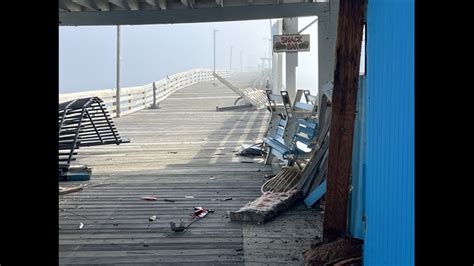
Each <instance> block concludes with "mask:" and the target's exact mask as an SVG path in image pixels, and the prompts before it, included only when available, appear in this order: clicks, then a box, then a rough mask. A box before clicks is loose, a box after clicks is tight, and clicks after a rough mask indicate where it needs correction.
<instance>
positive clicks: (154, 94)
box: [151, 82, 158, 109]
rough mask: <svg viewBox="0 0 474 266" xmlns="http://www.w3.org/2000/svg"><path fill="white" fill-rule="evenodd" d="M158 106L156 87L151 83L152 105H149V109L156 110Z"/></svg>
mask: <svg viewBox="0 0 474 266" xmlns="http://www.w3.org/2000/svg"><path fill="white" fill-rule="evenodd" d="M157 108H158V105H156V85H155V82H153V104H152V105H151V109H157Z"/></svg>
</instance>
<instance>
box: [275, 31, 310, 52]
mask: <svg viewBox="0 0 474 266" xmlns="http://www.w3.org/2000/svg"><path fill="white" fill-rule="evenodd" d="M273 52H274V53H289V52H309V34H288V35H273Z"/></svg>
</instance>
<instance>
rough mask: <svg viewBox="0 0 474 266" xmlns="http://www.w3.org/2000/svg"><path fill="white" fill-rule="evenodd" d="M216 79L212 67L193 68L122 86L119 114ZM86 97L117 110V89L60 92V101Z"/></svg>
mask: <svg viewBox="0 0 474 266" xmlns="http://www.w3.org/2000/svg"><path fill="white" fill-rule="evenodd" d="M216 73H217V74H219V75H220V76H223V77H228V76H230V73H229V72H228V71H225V70H217V71H216ZM214 79H215V78H214V77H213V76H212V70H210V69H193V70H189V71H186V72H181V73H177V74H174V75H171V76H168V77H167V78H164V79H161V80H158V81H155V82H153V83H150V84H146V85H144V86H138V87H127V88H120V113H119V114H120V116H124V115H127V114H131V113H134V112H137V111H140V110H142V109H145V108H147V107H151V108H156V107H157V106H158V104H159V103H160V102H161V101H163V100H164V99H166V98H167V97H168V96H170V95H171V94H172V93H173V92H175V91H177V90H180V89H182V88H186V87H188V86H191V85H193V84H195V83H197V82H201V81H209V80H214ZM86 97H99V98H100V99H102V100H103V101H104V103H105V105H106V106H107V109H108V111H109V112H111V113H114V114H115V113H116V112H117V110H116V109H117V108H116V106H117V103H116V91H115V89H109V90H96V91H85V92H77V93H64V94H59V102H60V103H61V102H66V101H70V100H74V99H79V98H86Z"/></svg>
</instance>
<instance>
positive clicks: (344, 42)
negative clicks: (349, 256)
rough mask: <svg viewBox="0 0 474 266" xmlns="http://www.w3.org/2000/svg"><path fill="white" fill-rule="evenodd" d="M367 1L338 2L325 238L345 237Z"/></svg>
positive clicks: (343, 0) (348, 0)
mask: <svg viewBox="0 0 474 266" xmlns="http://www.w3.org/2000/svg"><path fill="white" fill-rule="evenodd" d="M366 5H367V0H340V3H339V16H338V17H339V19H338V23H337V37H336V61H335V65H336V66H335V70H334V89H333V95H332V103H331V104H332V119H331V131H330V136H331V138H330V140H329V142H330V143H329V151H330V152H329V157H328V175H327V192H326V207H325V210H326V212H325V218H324V237H325V238H330V239H332V238H334V237H337V236H342V235H345V233H346V228H347V215H348V214H347V212H348V198H349V187H350V174H351V159H352V142H353V136H354V120H355V112H356V102H357V87H358V81H359V64H360V55H361V45H362V29H363V24H364V17H365V9H366Z"/></svg>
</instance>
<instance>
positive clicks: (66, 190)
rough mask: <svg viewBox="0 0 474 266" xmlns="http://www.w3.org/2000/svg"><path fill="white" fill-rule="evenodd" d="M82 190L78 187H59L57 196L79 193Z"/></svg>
mask: <svg viewBox="0 0 474 266" xmlns="http://www.w3.org/2000/svg"><path fill="white" fill-rule="evenodd" d="M82 189H83V187H82V186H78V187H59V195H64V194H68V193H72V192H77V191H81V190H82Z"/></svg>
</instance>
